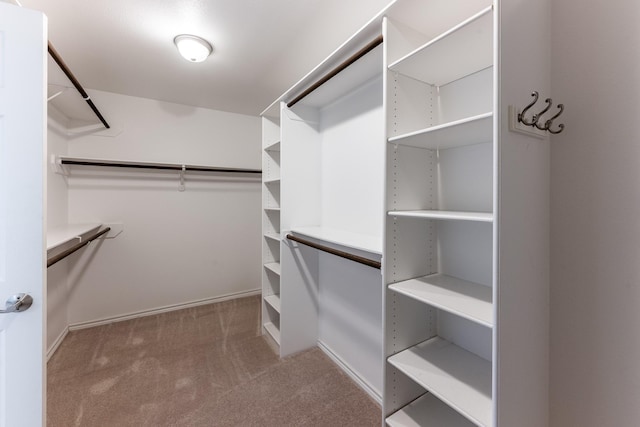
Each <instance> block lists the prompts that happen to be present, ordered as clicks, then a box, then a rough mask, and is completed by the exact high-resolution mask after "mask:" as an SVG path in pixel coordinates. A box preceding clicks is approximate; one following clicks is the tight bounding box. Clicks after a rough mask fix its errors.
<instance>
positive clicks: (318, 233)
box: [291, 227, 382, 255]
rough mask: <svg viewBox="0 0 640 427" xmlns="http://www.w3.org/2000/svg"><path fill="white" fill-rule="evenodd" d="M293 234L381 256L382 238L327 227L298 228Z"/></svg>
mask: <svg viewBox="0 0 640 427" xmlns="http://www.w3.org/2000/svg"><path fill="white" fill-rule="evenodd" d="M291 231H292V232H293V233H294V234H299V235H302V236H307V237H311V238H313V239H318V240H322V241H324V242H327V243H332V244H335V245H339V246H343V247H345V248H351V249H357V250H361V251H365V252H370V253H372V254H377V255H382V238H380V237H375V236H369V235H367V234H360V233H353V232H350V231H344V230H338V229H335V228H327V227H298V228H294V229H293V230H291Z"/></svg>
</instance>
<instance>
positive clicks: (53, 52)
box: [49, 42, 111, 129]
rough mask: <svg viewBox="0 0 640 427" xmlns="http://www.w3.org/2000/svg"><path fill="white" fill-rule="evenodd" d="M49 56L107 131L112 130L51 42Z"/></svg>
mask: <svg viewBox="0 0 640 427" xmlns="http://www.w3.org/2000/svg"><path fill="white" fill-rule="evenodd" d="M49 55H51V57H52V58H53V60H54V61H56V64H58V66H59V67H60V69H61V70H62V72H64V74H65V75H66V76H67V78H68V79H69V80H71V83H73V86H75V88H76V89H77V90H78V92H80V95H82V99H84V100H85V101H86V102H87V104H89V107H91V110H93V112H94V113H95V115H96V116H98V119H100V121H101V122H102V124H103V125H104V127H105V128H107V129H110V128H111V126H109V123H107V121H106V120H105V118H104V117H103V116H102V113H100V110H98V107H96V105H95V104H94V103H93V101H92V100H91V97H90V96H89V95H88V94H87V92H86V91H85V90H84V88H83V87H82V85H81V84H80V82H79V81H78V79H76V76H74V75H73V73H72V72H71V70H70V69H69V67H67V64H65V62H64V61H63V60H62V58H61V57H60V55H59V54H58V52H57V51H56V50H55V48H54V47H53V45H52V44H51V42H49Z"/></svg>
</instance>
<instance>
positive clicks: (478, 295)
mask: <svg viewBox="0 0 640 427" xmlns="http://www.w3.org/2000/svg"><path fill="white" fill-rule="evenodd" d="M389 289H391V290H393V291H395V292H398V293H401V294H403V295H406V296H408V297H411V298H413V299H416V300H418V301H422V302H424V303H426V304H429V305H431V306H433V307H436V308H439V309H442V310H444V311H447V312H449V313H453V314H455V315H458V316H460V317H464V318H465V319H469V320H471V321H473V322H476V323H480V324H481V325H484V326H488V327H492V326H493V303H492V301H493V290H492V289H491V288H490V287H489V286H484V285H481V284H479V283H473V282H468V281H466V280H462V279H458V278H455V277H451V276H447V275H444V274H432V275H430V276H424V277H419V278H417V279H410V280H405V281H402V282H398V283H394V284H392V285H389Z"/></svg>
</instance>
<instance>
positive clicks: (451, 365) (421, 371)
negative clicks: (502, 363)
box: [387, 337, 493, 426]
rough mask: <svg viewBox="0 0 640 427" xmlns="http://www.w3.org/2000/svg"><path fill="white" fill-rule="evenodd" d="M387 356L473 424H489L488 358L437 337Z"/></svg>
mask: <svg viewBox="0 0 640 427" xmlns="http://www.w3.org/2000/svg"><path fill="white" fill-rule="evenodd" d="M387 360H388V362H389V363H390V364H392V365H393V366H395V367H396V368H398V369H399V370H400V371H401V372H403V373H404V374H405V375H407V376H408V377H409V378H411V379H412V380H414V381H415V382H416V383H418V384H420V385H421V386H422V387H424V388H425V389H426V390H428V391H430V392H431V393H433V394H434V395H435V396H436V397H438V398H439V399H440V400H442V401H443V402H444V403H446V404H447V405H449V406H450V407H451V408H453V409H455V410H456V411H457V412H458V413H460V414H461V415H463V416H464V417H466V418H467V419H469V420H471V421H472V422H473V423H474V424H477V425H479V426H489V425H491V411H492V406H493V405H492V402H491V362H489V361H487V360H484V359H482V358H481V357H479V356H476V355H475V354H473V353H471V352H469V351H467V350H464V349H462V348H460V347H458V346H456V345H454V344H452V343H450V342H448V341H446V340H444V339H442V338H439V337H436V338H432V339H430V340H427V341H424V342H422V343H420V344H418V345H416V346H413V347H411V348H408V349H407V350H404V351H402V352H400V353H398V354H395V355H393V356H391V357H389V358H388V359H387Z"/></svg>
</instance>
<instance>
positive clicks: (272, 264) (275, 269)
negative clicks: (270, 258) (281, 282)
mask: <svg viewBox="0 0 640 427" xmlns="http://www.w3.org/2000/svg"><path fill="white" fill-rule="evenodd" d="M264 267H265V268H266V269H267V270H271V271H273V272H274V273H276V274H277V275H278V276H279V275H280V263H279V262H270V263H268V264H265V265H264Z"/></svg>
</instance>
